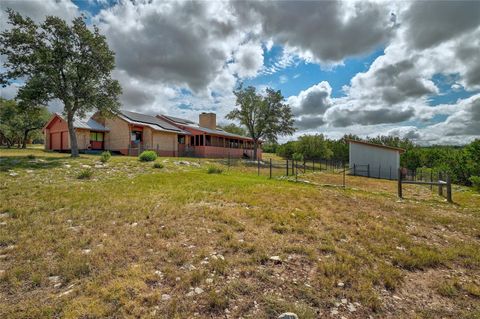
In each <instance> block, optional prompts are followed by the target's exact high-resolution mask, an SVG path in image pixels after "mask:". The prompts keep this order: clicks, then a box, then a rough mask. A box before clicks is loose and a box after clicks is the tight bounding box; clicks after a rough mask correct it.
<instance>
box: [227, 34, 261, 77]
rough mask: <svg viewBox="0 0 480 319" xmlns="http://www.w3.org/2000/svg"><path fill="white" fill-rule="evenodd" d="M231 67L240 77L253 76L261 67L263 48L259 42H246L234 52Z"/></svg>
mask: <svg viewBox="0 0 480 319" xmlns="http://www.w3.org/2000/svg"><path fill="white" fill-rule="evenodd" d="M234 61H235V62H234V63H233V66H232V69H233V70H234V72H235V73H236V74H238V76H239V77H241V78H250V77H255V76H256V75H257V74H258V72H259V71H260V70H261V69H262V67H263V48H262V45H261V44H260V43H254V42H248V43H246V44H244V45H241V46H240V47H239V48H238V50H237V51H236V52H235V54H234Z"/></svg>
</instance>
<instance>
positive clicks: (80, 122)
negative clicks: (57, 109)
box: [43, 113, 109, 132]
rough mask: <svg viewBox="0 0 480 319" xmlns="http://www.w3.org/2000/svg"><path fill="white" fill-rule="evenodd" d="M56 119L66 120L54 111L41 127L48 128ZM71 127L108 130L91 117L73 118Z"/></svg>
mask: <svg viewBox="0 0 480 319" xmlns="http://www.w3.org/2000/svg"><path fill="white" fill-rule="evenodd" d="M56 121H65V122H67V120H66V119H65V118H64V117H63V116H62V115H60V114H58V113H54V114H53V116H52V117H51V118H50V120H49V121H48V122H47V124H45V126H44V127H43V129H47V128H50V127H51V126H52V125H53V124H55V122H56ZM73 127H74V128H76V129H85V130H90V131H100V132H107V131H109V129H108V128H106V127H105V126H103V125H102V124H100V123H98V122H97V121H95V120H94V119H92V118H84V119H81V118H78V117H76V118H74V120H73Z"/></svg>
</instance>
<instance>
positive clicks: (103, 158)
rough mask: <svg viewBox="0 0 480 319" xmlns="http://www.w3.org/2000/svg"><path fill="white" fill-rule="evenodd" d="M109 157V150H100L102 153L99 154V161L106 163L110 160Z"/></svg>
mask: <svg viewBox="0 0 480 319" xmlns="http://www.w3.org/2000/svg"><path fill="white" fill-rule="evenodd" d="M111 157H112V154H110V152H109V151H105V152H102V154H100V162H102V163H106V162H108V161H109V160H110V158H111Z"/></svg>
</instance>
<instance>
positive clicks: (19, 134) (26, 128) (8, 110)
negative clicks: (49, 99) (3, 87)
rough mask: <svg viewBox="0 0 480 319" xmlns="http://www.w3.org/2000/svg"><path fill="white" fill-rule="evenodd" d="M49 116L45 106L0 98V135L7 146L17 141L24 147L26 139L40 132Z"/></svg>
mask: <svg viewBox="0 0 480 319" xmlns="http://www.w3.org/2000/svg"><path fill="white" fill-rule="evenodd" d="M49 117H50V112H48V110H47V109H46V108H45V107H42V106H27V105H26V104H25V103H17V102H16V101H15V100H5V99H3V98H0V135H2V136H3V137H4V139H5V140H6V142H7V147H12V146H13V145H14V144H15V143H18V145H19V146H20V145H21V146H22V148H26V146H27V140H28V139H29V138H31V137H33V136H35V135H38V134H40V129H41V128H42V127H43V126H44V125H45V123H47V121H48V119H49Z"/></svg>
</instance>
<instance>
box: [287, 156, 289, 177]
mask: <svg viewBox="0 0 480 319" xmlns="http://www.w3.org/2000/svg"><path fill="white" fill-rule="evenodd" d="M288 168H289V167H288V158H287V176H288Z"/></svg>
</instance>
